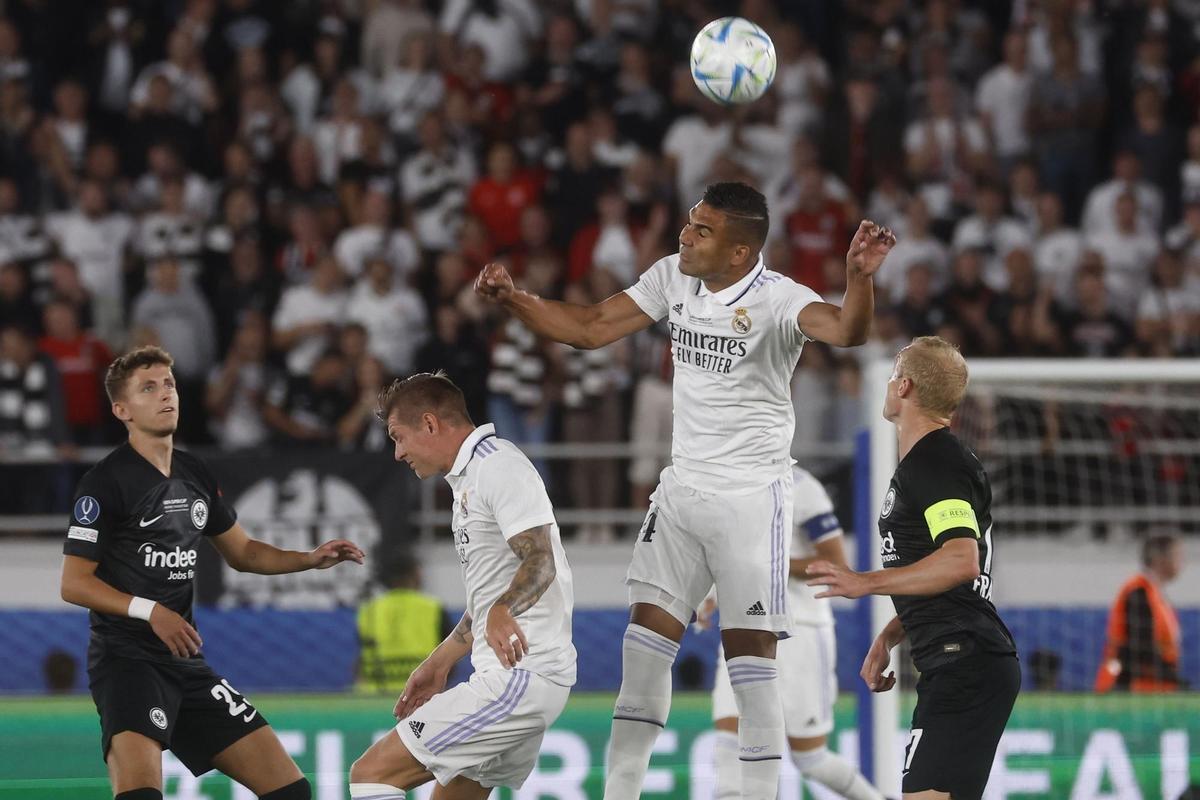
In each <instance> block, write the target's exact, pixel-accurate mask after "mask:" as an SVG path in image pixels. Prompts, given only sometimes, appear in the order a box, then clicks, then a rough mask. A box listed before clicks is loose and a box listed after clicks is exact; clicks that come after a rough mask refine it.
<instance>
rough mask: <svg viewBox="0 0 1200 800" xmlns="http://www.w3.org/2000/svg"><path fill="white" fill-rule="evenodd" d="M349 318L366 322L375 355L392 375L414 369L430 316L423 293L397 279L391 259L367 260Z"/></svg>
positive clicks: (352, 298) (347, 305)
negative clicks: (414, 360)
mask: <svg viewBox="0 0 1200 800" xmlns="http://www.w3.org/2000/svg"><path fill="white" fill-rule="evenodd" d="M345 318H346V320H349V321H353V322H357V323H359V324H360V325H362V326H363V328H364V329H365V330H366V332H367V336H368V345H367V346H368V349H369V350H370V353H371V355H373V356H375V357H376V358H378V359H379V360H380V361H381V362H382V363H383V366H384V369H385V371H386V373H387V374H388V375H391V376H401V375H408V374H410V373H411V372H412V371H413V359H414V358H415V355H416V350H417V348H419V347H420V346H421V344H422V342H424V341H425V339H426V338H427V336H428V329H429V320H428V318H427V316H426V314H425V304H424V303H423V302H421V297H420V295H418V294H417V293H416V292H415V291H413V290H412V289H410V288H408V287H407V286H405V285H404V284H402V283H400V282H399V281H398V280H397V279H396V276H395V271H394V270H393V269H392V265H391V264H390V263H389V262H388V261H386V260H384V259H382V258H378V257H376V258H371V259H368V260H367V271H366V275H365V276H364V279H363V280H362V281H361V282H359V283H358V284H357V285H356V286H355V287H354V289H353V290H352V291H351V293H350V299H349V302H348V303H347V304H346V314H345Z"/></svg>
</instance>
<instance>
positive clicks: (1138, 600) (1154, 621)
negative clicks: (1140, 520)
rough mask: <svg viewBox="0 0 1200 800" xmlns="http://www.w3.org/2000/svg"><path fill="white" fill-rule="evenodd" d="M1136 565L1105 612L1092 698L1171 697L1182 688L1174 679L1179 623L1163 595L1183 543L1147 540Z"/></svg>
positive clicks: (1160, 537) (1163, 537) (1175, 573)
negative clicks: (1121, 694)
mask: <svg viewBox="0 0 1200 800" xmlns="http://www.w3.org/2000/svg"><path fill="white" fill-rule="evenodd" d="M1141 562H1142V563H1141V570H1140V571H1139V572H1138V574H1137V575H1135V576H1133V577H1132V578H1130V579H1129V580H1128V581H1126V582H1125V583H1124V584H1123V585H1122V586H1121V589H1120V591H1118V592H1117V598H1116V600H1114V601H1113V605H1112V609H1111V610H1110V611H1109V615H1108V636H1107V642H1106V643H1105V646H1104V659H1103V663H1101V665H1100V670H1099V671H1098V672H1097V674H1096V691H1098V692H1109V691H1114V690H1116V691H1126V692H1174V691H1179V690H1180V689H1183V688H1186V686H1187V684H1186V682H1185V681H1184V680H1183V679H1182V678H1181V677H1180V673H1179V656H1180V653H1181V651H1182V644H1183V643H1182V641H1181V638H1180V628H1179V617H1178V615H1177V614H1176V613H1175V609H1174V608H1173V607H1172V606H1171V601H1170V599H1169V598H1168V597H1167V596H1166V594H1165V593H1164V592H1163V587H1165V586H1166V584H1168V583H1170V582H1171V581H1173V580H1175V579H1176V578H1178V577H1179V573H1180V572H1182V571H1183V543H1182V542H1181V541H1180V540H1179V537H1178V536H1177V535H1176V534H1173V533H1159V534H1154V535H1150V536H1147V537H1146V539H1145V540H1144V541H1143V542H1142V553H1141Z"/></svg>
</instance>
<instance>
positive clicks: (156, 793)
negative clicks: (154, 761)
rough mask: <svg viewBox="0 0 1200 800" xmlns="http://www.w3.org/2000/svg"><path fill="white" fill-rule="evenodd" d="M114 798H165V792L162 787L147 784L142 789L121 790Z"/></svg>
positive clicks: (151, 799)
mask: <svg viewBox="0 0 1200 800" xmlns="http://www.w3.org/2000/svg"><path fill="white" fill-rule="evenodd" d="M113 800H163V793H162V790H161V789H155V788H154V787H152V786H146V787H144V788H142V789H131V790H129V791H128V792H121V793H120V794H118V795H115V796H114V797H113Z"/></svg>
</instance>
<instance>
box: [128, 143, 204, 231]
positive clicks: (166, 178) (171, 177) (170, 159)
mask: <svg viewBox="0 0 1200 800" xmlns="http://www.w3.org/2000/svg"><path fill="white" fill-rule="evenodd" d="M146 166H147V167H148V170H147V171H146V174H144V175H142V176H141V177H140V178H138V181H137V184H135V186H134V189H133V191H134V194H135V203H136V204H137V206H138V207H139V209H140V210H145V209H149V208H155V207H158V206H160V205H161V204H162V203H163V202H164V199H163V193H164V191H165V189H166V187H167V185H168V184H170V185H177V186H178V188H179V190H180V192H181V196H180V198H179V200H178V201H177V204H178V205H182V207H183V208H181V209H180V211H179V213H183V209H184V208H186V210H187V213H189V214H191V215H193V216H195V217H197V218H199V219H207V218H208V216H209V214H211V213H212V206H213V203H212V193H211V190H210V189H209V186H208V181H206V180H205V179H204V178H203V177H202V176H201V175H200V174H199V173H197V172H194V171H190V170H189V169H188V167H187V165H186V164H185V163H184V161H183V158H182V156H180V154H179V152H178V150H176V148H175V147H173V146H171V145H170V144H167V143H163V142H160V143H157V144H154V145H152V146H151V147H150V150H149V151H148V152H147V154H146Z"/></svg>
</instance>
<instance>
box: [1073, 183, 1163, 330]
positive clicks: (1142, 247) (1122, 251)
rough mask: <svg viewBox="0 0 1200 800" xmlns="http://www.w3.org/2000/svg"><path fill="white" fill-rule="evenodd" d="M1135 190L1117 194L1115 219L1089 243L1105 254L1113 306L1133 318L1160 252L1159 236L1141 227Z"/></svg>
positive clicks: (1125, 315) (1105, 272)
mask: <svg viewBox="0 0 1200 800" xmlns="http://www.w3.org/2000/svg"><path fill="white" fill-rule="evenodd" d="M1136 202H1137V201H1136V200H1135V199H1134V196H1133V193H1132V192H1125V193H1123V194H1120V195H1118V196H1117V202H1116V207H1115V208H1114V210H1113V222H1114V223H1115V224H1110V225H1107V226H1105V227H1104V228H1101V229H1100V231H1099V232H1097V233H1094V234H1092V235H1091V236H1089V237H1088V240H1087V246H1088V247H1089V248H1091V249H1092V250H1095V251H1096V252H1098V253H1103V254H1104V283H1105V285H1106V286H1107V287H1108V294H1109V298H1110V299H1111V300H1112V302H1113V307H1114V309H1115V310H1116V311H1117V312H1118V313H1120V314H1121V315H1122V316H1123V317H1125V318H1126V319H1132V318H1133V313H1134V311H1135V309H1136V306H1137V301H1138V297H1139V296H1140V295H1141V293H1142V290H1143V289H1145V288H1146V286H1147V285H1148V284H1149V282H1150V265H1151V264H1152V263H1154V258H1155V257H1156V256H1157V255H1158V251H1159V244H1158V237H1157V236H1156V235H1155V234H1154V233H1151V232H1150V231H1148V230H1146V229H1145V228H1142V227H1139V226H1138V219H1137V205H1136Z"/></svg>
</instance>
